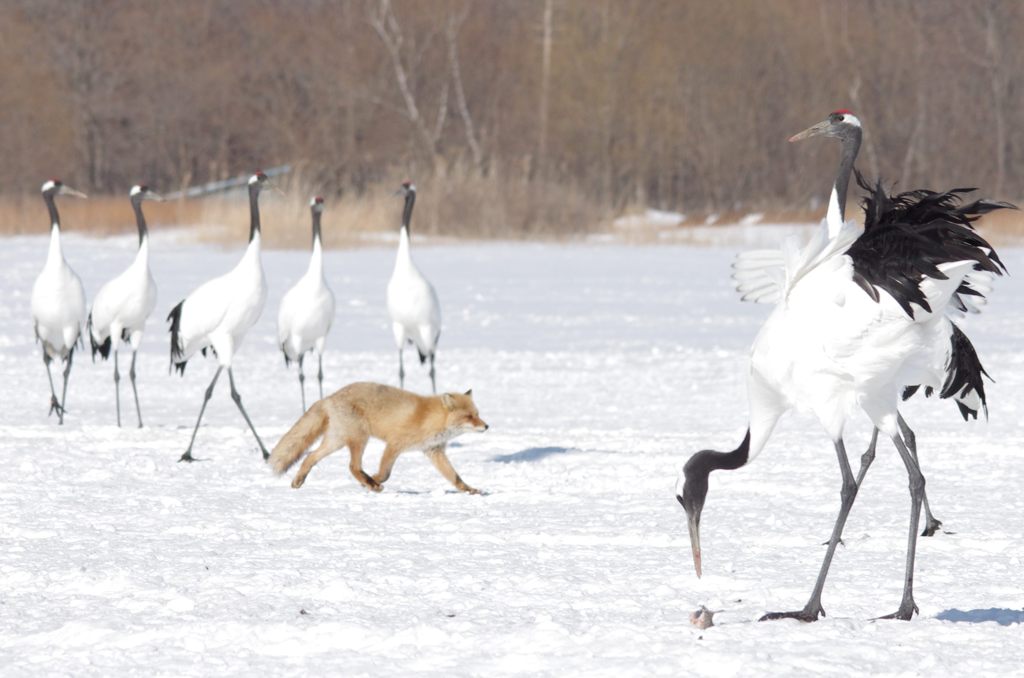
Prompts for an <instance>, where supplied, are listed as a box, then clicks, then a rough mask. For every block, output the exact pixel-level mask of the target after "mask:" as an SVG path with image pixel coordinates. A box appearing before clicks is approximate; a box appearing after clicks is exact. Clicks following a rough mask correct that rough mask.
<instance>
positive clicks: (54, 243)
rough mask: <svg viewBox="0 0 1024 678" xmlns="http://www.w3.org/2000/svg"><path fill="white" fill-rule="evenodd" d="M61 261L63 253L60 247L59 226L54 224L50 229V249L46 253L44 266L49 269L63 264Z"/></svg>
mask: <svg viewBox="0 0 1024 678" xmlns="http://www.w3.org/2000/svg"><path fill="white" fill-rule="evenodd" d="M63 261H64V251H63V250H62V249H61V246H60V224H59V223H56V222H55V223H54V224H53V226H51V227H50V249H49V251H48V252H47V253H46V265H47V266H48V267H49V266H53V265H56V264H60V263H63Z"/></svg>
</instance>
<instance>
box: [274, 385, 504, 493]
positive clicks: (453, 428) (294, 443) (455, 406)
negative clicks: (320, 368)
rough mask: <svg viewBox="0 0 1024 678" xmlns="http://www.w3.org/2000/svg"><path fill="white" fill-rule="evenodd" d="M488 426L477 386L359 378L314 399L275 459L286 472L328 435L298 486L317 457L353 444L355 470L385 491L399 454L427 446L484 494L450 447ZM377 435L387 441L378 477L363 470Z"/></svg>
mask: <svg viewBox="0 0 1024 678" xmlns="http://www.w3.org/2000/svg"><path fill="white" fill-rule="evenodd" d="M487 428H488V427H487V424H486V423H484V421H483V420H482V419H481V418H480V414H479V412H477V409H476V405H474V404H473V392H472V391H471V390H470V391H466V392H465V393H462V394H459V393H444V394H442V395H437V396H421V395H417V394H415V393H410V392H409V391H403V390H402V389H398V388H394V387H392V386H385V385H383V384H371V383H368V382H358V383H355V384H349V385H348V386H346V387H344V388H343V389H341V390H340V391H338V392H336V393H334V394H333V395H329V396H327V397H326V398H324V399H323V400H318V401H317V402H315V403H313V406H312V407H310V408H309V410H308V411H307V412H306V413H305V414H304V415H302V416H301V417H300V418H299V420H298V421H297V422H295V425H294V426H292V428H291V430H289V431H288V432H287V433H285V434H284V437H283V438H281V441H280V442H278V443H277V445H276V446H275V447H274V451H273V452H271V454H270V460H269V463H270V465H271V467H273V469H274V472H276V473H277V474H278V475H281V474H282V473H284V472H285V471H287V470H288V469H289V468H291V467H292V465H293V464H294V463H295V462H296V461H298V460H299V457H301V456H302V454H303V452H305V451H306V450H307V449H308V448H309V446H310V445H312V444H313V442H314V441H315V440H316V439H317V438H319V437H320V436H323V440H321V441H320V446H319V447H317V448H316V449H315V450H313V451H312V452H311V453H310V454H309V456H307V457H306V459H305V460H304V461H303V462H302V466H300V467H299V472H298V473H297V474H295V479H294V480H292V487H294V488H299V487H302V484H303V483H304V482H305V481H306V476H307V475H309V471H310V469H312V468H313V467H314V466H316V464H317V462H319V461H320V460H321V459H323V458H324V457H326V456H327V455H329V454H331V453H333V452H336V451H338V450H340V449H341V448H342V447H346V446H347V447H348V449H349V453H350V455H351V457H350V459H349V465H348V468H349V470H350V471H351V472H352V475H353V476H355V479H356V480H358V481H359V482H360V483H362V484H363V485H365V486H366V487H368V488H369V489H371V490H373V491H374V492H380V490H381V485H382V484H383V483H384V481H386V480H387V479H388V477H389V476H390V475H391V468H392V467H393V466H394V464H395V460H396V459H397V458H398V455H400V454H401V453H403V452H406V451H408V450H423V452H424V453H425V454H426V455H427V458H428V459H430V461H431V462H432V463H433V464H434V466H435V467H436V468H437V470H438V471H440V472H441V475H443V476H444V477H445V478H447V479H448V481H449V482H450V483H451V484H452V485H454V486H455V487H457V488H458V489H459V490H461V491H463V492H469V493H471V494H479V490H476V489H474V488H472V487H470V486H469V485H467V484H466V483H464V482H463V481H462V478H460V477H459V474H458V473H456V472H455V469H454V468H452V464H451V462H450V461H448V456H447V455H446V454H445V446H446V445H447V443H448V441H449V440H451V439H452V438H454V437H455V436H458V435H461V434H463V433H467V432H469V431H486V430H487ZM371 437H373V438H379V439H380V440H383V441H384V443H385V448H384V454H383V456H382V457H381V459H380V470H379V471H377V475H375V476H370V475H368V474H367V473H366V472H365V471H363V450H364V449H365V448H366V443H367V441H368V440H369V439H370V438H371Z"/></svg>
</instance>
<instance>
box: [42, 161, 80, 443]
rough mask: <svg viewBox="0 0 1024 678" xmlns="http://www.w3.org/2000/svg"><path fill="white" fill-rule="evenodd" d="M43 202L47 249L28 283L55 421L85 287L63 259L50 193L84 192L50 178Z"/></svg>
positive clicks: (61, 408)
mask: <svg viewBox="0 0 1024 678" xmlns="http://www.w3.org/2000/svg"><path fill="white" fill-rule="evenodd" d="M42 193H43V202H45V203H46V209H47V210H48V211H49V213H50V249H49V251H48V252H47V255H46V263H45V264H44V265H43V270H42V271H41V272H40V273H39V277H37V278H36V281H35V284H34V285H32V325H33V327H34V328H35V333H36V340H37V341H38V342H40V343H41V344H42V345H43V364H44V365H46V376H47V378H48V379H49V380H50V414H53V413H54V412H56V413H57V423H58V424H63V423H64V404H65V402H66V401H67V397H68V377H69V376H70V375H71V363H72V361H73V359H74V357H75V345H76V344H77V343H78V341H79V338H80V337H81V333H82V325H83V323H84V322H85V290H84V289H83V288H82V280H81V278H79V277H78V274H76V273H75V272H74V271H72V270H71V267H70V266H68V262H67V261H65V259H64V251H63V250H62V249H61V246H60V214H58V213H57V204H56V202H54V197H56V196H58V195H71V196H74V197H76V198H85V197H86V195H85V193H82V192H80V191H76V190H75V189H73V188H71V187H70V186H65V185H64V184H63V183H61V181H60V180H58V179H51V180H50V181H47V182H46V183H45V184H43V186H42ZM54 358H60V359H62V360H63V361H64V388H63V390H62V392H61V397H60V400H58V399H57V391H56V390H55V389H54V387H53V374H52V373H51V372H50V363H51V362H53V359H54Z"/></svg>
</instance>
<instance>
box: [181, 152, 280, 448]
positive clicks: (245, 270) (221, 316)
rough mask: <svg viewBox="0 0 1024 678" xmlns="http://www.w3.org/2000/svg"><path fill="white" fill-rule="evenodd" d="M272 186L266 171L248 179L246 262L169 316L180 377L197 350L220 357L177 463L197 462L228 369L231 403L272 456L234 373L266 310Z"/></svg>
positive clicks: (198, 291) (203, 287)
mask: <svg viewBox="0 0 1024 678" xmlns="http://www.w3.org/2000/svg"><path fill="white" fill-rule="evenodd" d="M267 184H268V179H267V175H266V174H264V173H263V172H256V174H253V175H252V176H251V177H250V178H249V246H248V247H247V248H246V250H245V254H243V255H242V260H241V261H239V262H238V264H237V265H236V266H235V267H234V268H233V269H231V270H230V271H228V272H227V273H225V274H224V275H222V276H219V277H217V278H214V279H213V280H208V281H206V282H205V283H203V284H202V285H200V286H199V287H197V288H196V289H195V290H194V291H193V292H192V293H191V294H190V295H188V296H187V297H185V299H184V300H183V301H181V302H180V303H179V304H178V305H177V306H175V307H174V308H173V309H172V310H171V313H170V315H168V316H167V320H168V321H170V323H171V329H170V331H171V367H172V368H174V369H177V370H178V373H179V374H184V373H185V364H186V363H187V362H188V360H189V358H191V357H192V355H193V354H194V353H195V352H196V351H199V350H202V352H203V355H204V356H205V355H206V349H208V348H210V349H213V354H214V356H216V358H217V371H216V372H214V374H213V379H211V380H210V385H209V386H208V387H207V388H206V392H205V393H204V394H203V404H202V406H201V407H200V408H199V417H198V418H196V426H195V428H194V429H193V430H192V438H191V439H190V440H189V442H188V449H186V450H185V453H184V454H183V455H181V459H179V460H178V461H195V459H194V458H193V457H192V446H193V445H194V444H195V442H196V433H198V432H199V424H200V422H202V420H203V412H204V411H205V410H206V404H207V403H208V402H210V397H211V396H212V395H213V387H214V386H215V385H216V384H217V378H218V377H220V373H221V372H222V371H223V370H224V369H225V368H227V371H228V380H229V383H230V384H231V399H232V400H234V401H235V405H237V406H238V410H239V411H240V412H241V413H242V417H243V418H244V419H245V423H246V424H248V425H249V429H250V430H251V431H252V434H253V436H254V437H255V438H256V443H257V444H258V445H259V446H260V451H261V452H262V453H263V459H264V461H266V459H267V458H268V457H269V456H270V454H269V453H268V452H267V448H266V446H265V445H264V444H263V441H262V440H261V439H260V436H259V434H258V433H256V427H255V426H253V425H252V420H251V419H249V415H248V413H246V411H245V408H244V407H243V406H242V396H241V395H239V393H238V389H237V388H235V376H234V373H233V372H232V370H231V363H232V360H234V357H235V351H236V350H237V349H238V347H239V346H240V345H241V343H242V340H243V339H244V338H245V333H246V332H248V331H249V328H251V327H252V326H253V325H254V324H255V323H256V321H257V320H258V319H259V317H260V314H261V313H262V312H263V302H264V301H266V298H267V281H266V278H265V277H264V275H263V263H262V262H261V261H260V205H259V199H260V190H261V189H262V188H263V187H264V186H266V185H267Z"/></svg>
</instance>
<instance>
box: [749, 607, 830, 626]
mask: <svg viewBox="0 0 1024 678" xmlns="http://www.w3.org/2000/svg"><path fill="white" fill-rule="evenodd" d="M824 616H825V610H824V609H822V607H821V605H808V606H807V607H805V608H804V609H802V610H797V611H796V612H769V613H768V614H766V615H764V616H763V617H761V618H760V619H758V621H775V620H777V619H796V620H799V621H802V622H806V623H808V624H809V623H811V622H816V621H818V617H824Z"/></svg>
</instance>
